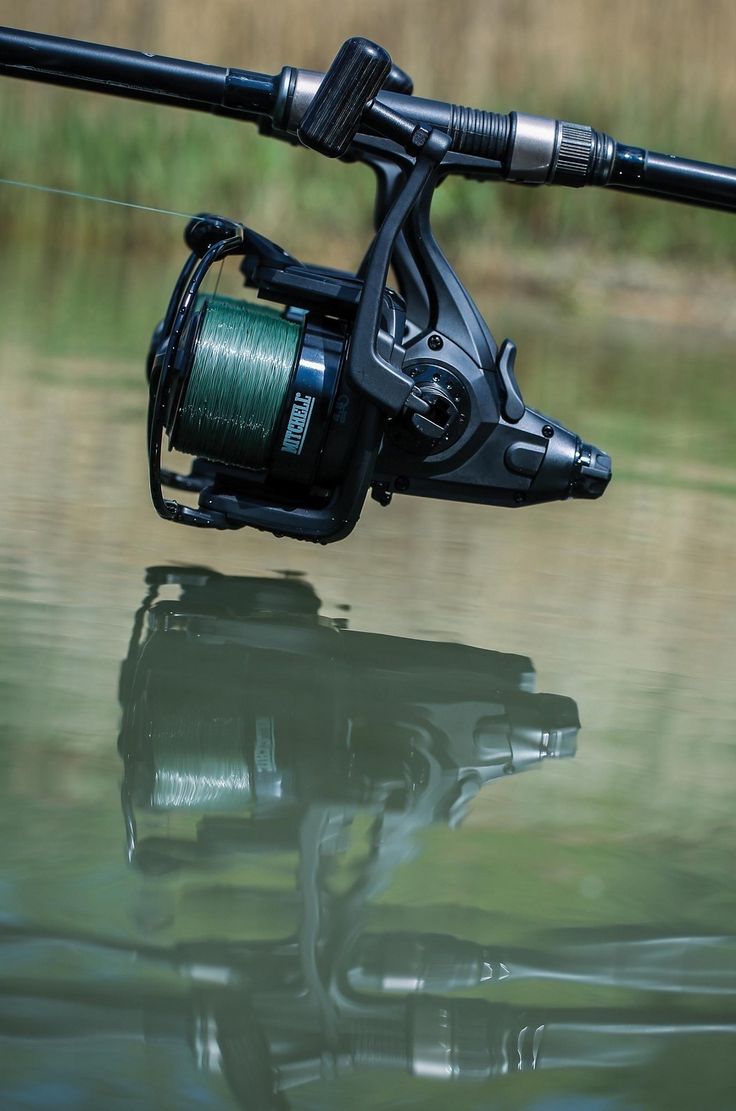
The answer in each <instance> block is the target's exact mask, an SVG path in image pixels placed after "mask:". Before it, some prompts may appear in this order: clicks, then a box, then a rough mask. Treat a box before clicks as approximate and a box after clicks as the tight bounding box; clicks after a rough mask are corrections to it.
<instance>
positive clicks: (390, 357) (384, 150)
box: [148, 55, 611, 543]
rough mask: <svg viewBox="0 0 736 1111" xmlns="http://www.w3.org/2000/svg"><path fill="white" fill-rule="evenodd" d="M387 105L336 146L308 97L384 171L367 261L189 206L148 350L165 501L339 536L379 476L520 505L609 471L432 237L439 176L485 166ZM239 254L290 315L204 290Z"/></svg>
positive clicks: (219, 524) (437, 493) (204, 518)
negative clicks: (537, 392)
mask: <svg viewBox="0 0 736 1111" xmlns="http://www.w3.org/2000/svg"><path fill="white" fill-rule="evenodd" d="M339 59H340V56H339V55H338V59H336V62H335V63H334V64H333V69H334V66H335V65H338V63H339ZM338 69H339V65H338ZM330 72H332V71H330ZM329 77H330V74H329V73H328V76H327V78H325V82H324V83H323V85H325V84H329V82H328V78H329ZM323 85H321V86H320V89H319V92H318V94H316V95H315V97H314V98H313V102H312V107H313V108H314V107H315V105H316V107H317V108H319V97H320V96H322V89H323ZM323 106H324V105H323ZM363 107H365V105H364V106H363ZM331 111H332V112H333V116H334V112H335V109H334V106H333V108H332V109H331ZM361 111H362V109H361ZM376 111H377V112H378V114H377V116H376V117H375V118H374V117H373V115H371V116H370V122H371V126H372V127H373V128H374V130H376V131H377V132H378V135H377V137H373V138H372V137H370V136H361V135H355V134H352V133H351V135H350V139H351V141H350V142H349V143H348V145H347V146H345V143H344V141H341V143H340V144H338V146H337V147H335V149H334V150H332V149H330V150H325V149H323V147H324V143H323V139H324V134H325V132H324V128H322V129H320V128H321V125H320V126H317V129H316V134H317V137H316V138H315V135H314V134H313V130H314V129H313V128H311V125H310V120H309V118H308V117H309V116H310V113H311V112H312V109H310V111H309V112H308V113H307V116H306V117H305V123H306V127H305V130H304V132H303V133H302V131H300V136H301V137H302V139H303V141H307V140H308V142H309V144H310V145H312V146H315V147H316V149H319V150H321V151H322V152H323V153H328V154H329V153H333V154H338V155H340V156H345V157H348V158H349V159H351V160H353V161H361V162H363V163H364V164H366V165H368V166H369V167H370V168H371V169H372V170H373V171H374V172H375V174H376V178H377V186H378V188H377V201H376V211H375V217H376V227H377V230H376V235H375V238H374V239H373V242H372V243H371V245H370V247H369V249H368V251H367V253H366V255H365V257H364V259H363V262H362V264H361V266H360V267H359V269H358V271H357V273H356V274H349V273H345V272H341V271H336V270H333V269H329V268H326V267H321V266H315V265H304V264H302V263H301V262H299V261H298V260H297V259H295V258H294V257H292V256H291V255H290V254H289V253H288V252H287V251H285V250H284V249H283V248H282V247H280V246H278V245H277V244H275V243H273V242H271V241H270V240H268V239H266V238H264V237H263V236H261V235H259V234H258V233H256V232H254V231H253V230H251V229H249V228H247V227H245V226H244V225H242V224H238V223H235V222H233V221H230V220H225V219H222V218H220V217H215V216H208V215H203V216H201V217H197V218H196V219H194V220H193V221H192V222H191V223H190V225H189V226H188V228H187V231H186V235H185V238H186V241H187V244H188V246H189V247H190V250H191V254H190V257H189V259H188V260H187V262H186V264H185V266H184V269H183V270H182V273H181V276H180V278H179V281H178V282H177V285H176V287H175V290H174V293H173V296H172V298H171V301H170V304H169V308H168V310H167V313H166V316H165V318H164V320H163V321H162V323H161V324H160V325H159V327H158V328H157V329H156V332H155V333H154V338H153V342H152V346H151V351H150V355H149V362H148V366H149V376H150V389H151V393H150V408H149V460H150V479H151V493H152V498H153V502H154V505H155V507H156V509H157V511H158V512H159V514H160V515H161V516H163V517H166V518H168V519H171V520H175V521H180V522H182V523H186V524H192V525H197V526H201V527H207V528H220V529H228V528H241V527H243V526H246V525H248V526H252V527H255V528H259V529H264V530H267V531H269V532H272V533H274V534H276V535H285V536H290V537H294V538H296V539H302V540H314V541H319V542H322V543H327V542H330V541H334V540H340V539H342V538H343V537H345V536H347V535H348V533H350V532H351V531H352V529H353V527H354V526H355V524H356V522H357V520H358V518H359V516H360V512H361V508H362V505H363V503H364V501H365V498H366V495H367V494H368V491H369V490H370V491H371V492H372V495H373V497H374V498H375V499H376V500H377V501H378V502H380V503H381V504H383V505H387V504H388V503H389V502H390V501H391V499H392V497H393V494H394V493H408V494H417V495H420V496H423V497H435V498H446V499H449V500H454V501H465V502H476V503H480V504H485V505H499V506H511V507H513V506H520V505H531V504H537V503H540V502H547V501H554V500H558V499H564V498H568V497H584V498H595V497H599V496H600V495H601V494H602V493H603V491H604V490H605V488H606V486H607V484H608V481H609V479H610V477H611V464H610V459H609V457H608V456H607V455H605V454H604V453H603V452H601V451H599V450H598V449H597V448H594V447H592V446H591V445H589V444H585V443H584V442H583V441H581V440H580V438H579V437H578V436H577V435H576V434H575V433H573V432H571V431H569V430H568V429H567V428H565V427H564V426H563V425H561V424H560V423H559V422H557V421H554V420H553V419H551V418H549V417H547V416H545V415H544V414H542V413H539V412H537V411H536V410H534V409H532V408H530V407H528V406H526V404H525V402H524V400H523V398H522V394H521V390H520V388H519V385H518V382H517V380H516V377H515V373H514V363H515V357H516V348H515V346H514V344H513V343H511V342H510V341H508V340H506V341H504V343H503V344H501V345H500V347H499V346H498V345H497V344H496V342H495V340H494V338H493V336H492V334H491V332H490V331H489V329H488V326H487V325H486V323H485V321H484V320H483V318H482V317H481V315H480V313H479V311H478V309H477V308H476V306H475V305H474V303H473V301H472V299H471V297H470V295H469V294H468V292H467V290H466V289H465V287H464V286H463V285H462V283H461V282H460V280H459V278H458V277H457V275H456V274H455V272H454V271H453V269H452V267H451V266H450V264H449V263H448V261H447V259H446V258H445V256H444V255H443V253H442V251H441V250H440V248H439V246H438V244H437V243H436V241H435V239H434V236H433V233H432V229H431V224H430V215H429V212H430V205H431V200H432V195H433V192H434V189H435V187H436V186H437V184H438V183H439V182H440V181H441V180H442V178H443V177H444V176H445V175H446V174H447V173H449V172H453V173H457V172H464V173H466V174H467V175H469V176H473V173H474V172H475V171H476V166H475V161H476V160H475V159H474V158H473V156H472V155H462V154H450V153H449V150H450V145H451V142H450V138H449V136H448V135H447V134H445V133H444V132H442V131H439V130H433V129H429V128H422V127H415V126H414V125H413V124H412V123H411V122H410V121H408V120H405V119H404V118H403V117H401V116H399V115H398V114H397V113H395V112H392V111H389V110H387V109H385V108H380V109H376V106H375V103H373V107H372V109H371V112H373V113H375V112H376ZM337 116H339V112H338V113H337ZM360 118H361V117H360V115H358V117H356V121H355V127H356V128H357V126H358V123H359V122H360ZM313 122H314V121H312V123H313ZM328 131H329V129H328ZM320 136H322V138H320ZM348 152H349V153H348ZM485 172H486V171H485V170H484V171H483V173H485ZM229 255H235V256H239V257H240V259H241V270H242V273H243V276H244V279H245V284H246V286H248V287H250V288H251V289H252V290H255V291H256V292H257V295H258V298H259V299H260V300H261V301H266V302H272V303H275V304H276V305H278V306H279V307H280V312H281V319H280V320H275V319H274V318H273V315H272V314H271V316H270V317H269V316H268V315H267V311H266V310H265V309H263V308H261V307H260V302H258V303H255V304H254V303H253V302H252V301H251V302H247V301H242V302H237V301H232V300H230V299H227V302H228V303H227V304H224V303H223V302H224V301H225V300H226V299H223V298H218V297H216V296H214V297H208V296H206V295H203V294H202V293H201V287H202V283H203V281H204V279H205V277H206V275H207V273H208V271H209V269H210V267H211V266H213V265H214V264H215V263H219V262H220V261H221V260H222V259H224V258H225V257H227V256H229ZM390 267H393V272H394V274H395V276H396V285H397V289H396V290H394V289H392V288H390V287H389V286H388V284H387V283H388V275H389V268H390ZM254 329H255V331H254ZM296 329H300V332H299V334H298V337H297V336H296ZM256 332H257V334H256ZM295 337H296V338H295ZM164 432H166V433H167V434H168V437H169V445H170V446H171V447H175V448H179V449H180V450H184V451H185V452H186V453H188V454H190V455H194V456H195V462H194V464H193V466H192V469H191V473H190V474H189V475H179V474H176V473H174V472H172V471H169V470H168V469H164V470H162V469H161V442H162V438H163V434H164ZM162 485H163V486H169V487H171V488H174V489H178V490H184V491H188V492H190V493H195V494H197V495H198V506H197V508H190V507H188V506H185V505H181V504H179V503H178V502H175V501H172V500H169V499H167V498H164V496H163V493H162Z"/></svg>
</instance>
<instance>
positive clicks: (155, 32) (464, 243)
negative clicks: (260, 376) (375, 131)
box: [0, 0, 736, 269]
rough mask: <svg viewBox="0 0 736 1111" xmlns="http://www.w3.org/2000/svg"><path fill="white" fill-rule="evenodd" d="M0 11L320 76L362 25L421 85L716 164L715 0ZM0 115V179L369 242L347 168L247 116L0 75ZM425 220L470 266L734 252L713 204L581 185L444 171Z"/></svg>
mask: <svg viewBox="0 0 736 1111" xmlns="http://www.w3.org/2000/svg"><path fill="white" fill-rule="evenodd" d="M0 16H2V22H3V23H4V24H7V25H11V26H19V27H25V28H28V29H32V30H39V31H46V32H49V33H52V34H60V35H68V36H72V37H78V38H82V39H90V40H97V41H100V42H107V43H113V44H116V45H120V46H124V47H129V48H134V49H141V50H147V51H151V52H156V53H160V54H171V55H177V56H182V57H185V58H192V59H196V60H202V61H207V62H211V63H216V64H221V65H233V66H238V67H242V68H251V69H258V70H263V71H267V72H272V73H275V72H277V71H278V70H279V69H280V68H281V66H282V65H284V64H293V65H297V66H305V67H309V68H314V69H324V68H325V66H326V65H327V64H328V63H329V61H330V60H331V58H332V56H333V55H334V53H335V51H336V49H337V47H338V46H339V44H340V42H341V41H342V40H343V39H344V38H346V37H348V36H349V35H352V34H364V35H367V36H369V37H371V38H375V39H376V40H378V41H380V42H382V43H384V44H385V45H386V46H387V47H388V49H389V50H390V51H391V53H392V56H393V57H394V59H395V60H396V61H397V62H398V63H399V64H400V65H402V66H403V67H404V68H406V69H407V70H408V71H409V72H410V73H411V74H412V75H413V77H414V80H415V86H416V89H417V91H418V92H419V93H421V94H424V95H429V96H435V97H440V98H444V99H448V100H454V101H456V102H459V103H465V104H472V105H478V106H485V107H489V108H494V109H497V110H503V111H506V110H509V109H511V108H518V109H520V110H523V111H527V112H532V113H540V114H545V115H551V116H559V117H564V118H568V119H573V120H580V121H582V122H590V123H592V124H593V125H594V126H596V127H599V128H602V129H605V130H607V131H609V132H611V133H612V134H613V135H614V136H616V137H617V138H620V139H622V140H623V141H625V142H630V143H633V144H641V145H645V146H650V147H651V148H653V149H657V150H664V151H671V152H673V153H678V154H684V155H686V156H690V157H694V158H702V159H706V160H709V161H714V162H726V163H729V162H734V161H736V141H735V140H736V123H735V118H736V117H735V116H734V111H733V107H734V103H735V102H736V67H734V65H733V48H734V29H735V28H736V17H735V10H734V7H733V4H732V3H731V2H730V0H708V2H707V3H705V4H703V3H702V2H700V0H665V2H659V3H655V2H654V0H617V2H615V3H612V2H611V0H552V2H545V0H454V2H453V3H452V4H448V3H446V2H441V0H393V2H389V0H373V2H372V3H370V4H366V3H358V0H322V2H321V3H320V4H319V5H317V4H309V3H306V4H305V2H304V0H280V2H279V3H278V4H268V5H263V4H256V3H254V2H252V0H251V2H250V3H248V2H243V0H107V2H106V3H104V4H100V3H99V2H96V0H65V3H64V4H58V3H49V2H46V0H0ZM0 125H1V126H2V134H3V142H2V158H1V159H0V166H1V170H0V172H1V173H2V176H3V177H8V178H20V179H23V180H28V181H36V182H42V183H44V184H49V185H54V186H59V187H63V188H67V189H73V190H82V191H85V192H89V193H98V194H102V195H106V196H111V197H117V198H122V199H125V200H131V201H138V202H141V203H145V204H151V205H156V206H160V207H163V208H170V209H177V210H181V211H184V212H197V211H201V210H203V209H208V210H215V211H222V212H225V213H227V214H230V215H233V216H236V217H238V218H240V219H243V220H245V221H246V222H248V223H250V224H253V225H255V226H256V227H258V228H259V229H260V230H262V231H264V232H265V233H266V234H269V235H272V236H273V237H274V238H277V239H279V240H281V241H282V242H283V243H284V244H285V245H286V246H288V247H289V248H290V249H291V250H293V251H294V253H297V254H300V253H301V254H303V255H306V256H308V257H311V258H320V259H323V260H324V261H336V262H340V261H345V262H353V261H354V260H355V259H356V258H357V257H359V252H360V249H361V246H362V245H363V243H364V242H365V240H366V238H367V236H368V234H369V228H370V213H371V185H372V182H371V179H370V175H369V173H368V172H367V171H366V170H365V169H363V168H362V167H344V166H341V165H335V164H333V163H330V162H328V161H327V160H325V159H323V158H320V157H318V156H317V155H314V154H311V153H307V152H305V151H301V150H294V149H291V148H289V147H288V146H286V145H284V144H280V143H276V142H266V141H265V140H263V139H261V138H260V137H259V136H258V134H257V132H256V130H255V128H253V127H251V126H249V125H244V126H242V127H240V128H239V127H238V125H237V124H236V123H233V122H231V121H227V120H220V119H216V118H214V117H211V116H208V115H204V114H203V115H197V114H195V113H184V112H181V111H178V110H177V109H167V108H161V107H158V106H152V105H144V104H136V103H134V102H125V101H116V100H114V99H113V98H104V97H97V96H87V95H85V94H83V93H79V92H72V91H67V90H56V89H52V88H49V87H46V86H34V85H33V84H31V83H26V82H16V81H4V82H2V84H1V85H0ZM0 196H2V203H3V207H4V212H5V215H6V223H5V232H6V235H10V236H11V237H16V238H18V239H19V240H27V239H28V237H29V236H31V237H33V238H35V239H37V240H39V241H53V242H64V241H69V240H71V239H72V238H73V239H74V241H78V240H79V238H80V237H82V238H83V239H89V240H90V241H92V242H95V243H102V244H106V243H108V242H111V241H113V240H114V239H115V238H116V237H122V238H123V239H124V240H125V242H126V246H127V245H130V246H141V247H143V246H145V245H149V246H156V247H157V248H159V247H161V246H162V245H163V244H166V243H169V242H171V243H173V242H174V241H176V242H177V244H178V238H177V236H175V235H172V234H171V226H170V224H169V223H168V222H166V221H164V220H151V221H150V222H149V223H148V224H146V228H147V231H146V233H145V237H142V238H143V241H142V242H139V239H140V238H141V237H140V231H139V229H140V221H135V222H132V221H131V220H130V219H129V218H128V214H127V213H125V211H124V210H113V209H109V208H102V207H101V206H94V205H89V204H82V203H81V202H70V201H68V200H64V199H60V198H54V197H49V198H48V201H47V202H46V203H45V204H44V205H41V204H40V203H39V195H38V194H29V193H28V192H26V191H21V190H13V189H10V188H9V187H4V188H3V191H2V193H1V194H0ZM435 220H436V224H437V227H438V229H439V231H440V234H441V236H442V238H443V241H444V243H445V244H446V246H447V248H448V250H449V253H450V254H451V255H452V254H453V253H455V254H457V253H459V252H462V254H463V257H464V258H466V259H467V260H468V265H469V266H470V267H471V268H475V269H477V266H478V265H480V266H481V267H482V266H483V265H484V258H483V252H487V251H491V252H496V255H497V257H496V262H497V267H500V268H501V269H502V268H503V265H505V260H507V259H508V258H509V257H518V256H519V255H523V253H524V252H527V253H528V252H534V251H535V250H536V251H538V250H540V249H541V250H543V251H544V252H545V255H546V257H547V259H548V263H547V265H548V269H550V268H551V269H554V268H555V265H556V263H555V259H559V265H563V263H564V261H565V259H566V258H567V256H568V254H569V253H570V252H572V255H573V259H574V257H575V256H576V255H580V254H581V253H582V252H585V254H586V255H587V256H588V257H591V256H592V257H600V256H606V257H608V258H610V257H611V256H612V255H615V254H619V255H623V254H625V255H630V254H631V253H632V252H634V253H640V254H642V255H648V256H654V257H657V258H665V259H667V260H668V261H673V260H676V259H683V260H687V263H688V264H689V265H693V264H694V263H695V262H697V263H699V264H700V266H701V269H703V268H704V266H705V265H706V264H709V265H716V266H717V265H719V264H720V265H721V267H723V265H724V264H726V262H727V260H729V259H732V258H733V257H734V248H735V247H736V224H735V223H734V221H733V220H731V219H730V218H729V216H728V215H722V214H716V213H711V212H702V211H697V210H695V209H687V208H683V207H681V206H674V205H667V204H663V203H658V202H653V201H649V200H644V199H638V198H627V197H626V196H621V195H616V194H608V193H605V192H603V191H596V190H590V191H584V192H578V191H573V190H566V189H558V190H551V189H550V190H528V189H523V188H512V187H510V186H507V185H482V186H481V185H478V184H472V183H467V182H453V183H451V184H449V185H446V186H445V187H443V188H442V189H441V190H439V192H438V195H437V200H436V207H435ZM136 237H138V239H136ZM131 239H133V240H135V242H133V243H131ZM578 248H580V249H581V250H577V249H578ZM550 249H552V250H553V251H554V252H555V254H553V255H550V254H549V252H550ZM499 252H500V254H499ZM499 259H500V261H499ZM568 269H570V268H569V267H568ZM573 269H574V262H573Z"/></svg>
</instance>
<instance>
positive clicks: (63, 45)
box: [0, 27, 278, 118]
mask: <svg viewBox="0 0 736 1111" xmlns="http://www.w3.org/2000/svg"><path fill="white" fill-rule="evenodd" d="M0 74H4V75H5V76H8V77H20V78H26V79H28V80H31V81H41V82H45V83H47V84H52V85H65V86H67V87H69V88H75V89H85V90H87V91H88V92H97V93H110V94H112V95H113V96H124V97H129V98H131V99H133V100H147V101H153V102H154V103H159V104H173V105H176V106H177V107H181V108H194V109H198V110H200V111H201V110H205V111H211V112H218V113H221V114H223V115H238V116H245V117H246V118H256V117H257V116H258V115H263V114H268V113H270V111H271V110H272V109H273V104H274V100H275V96H276V86H277V81H278V78H274V77H270V76H268V75H267V74H262V73H251V72H249V71H246V70H234V69H225V68H223V67H222V66H211V65H205V64H204V63H202V62H187V61H183V60H182V59H180V58H166V57H162V56H158V55H155V54H144V53H143V52H141V51H138V50H124V49H122V48H121V47H118V46H102V45H100V44H98V43H90V42H80V41H78V40H76V39H65V38H57V37H56V36H54V35H41V34H37V33H35V32H34V31H21V30H16V29H15V28H12V27H0Z"/></svg>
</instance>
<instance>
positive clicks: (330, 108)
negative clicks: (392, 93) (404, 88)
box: [297, 38, 391, 158]
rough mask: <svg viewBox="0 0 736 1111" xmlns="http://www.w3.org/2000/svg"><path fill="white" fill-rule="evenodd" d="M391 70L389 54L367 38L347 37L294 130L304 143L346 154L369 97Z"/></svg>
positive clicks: (332, 153)
mask: <svg viewBox="0 0 736 1111" xmlns="http://www.w3.org/2000/svg"><path fill="white" fill-rule="evenodd" d="M390 72H391V56H390V54H389V53H388V51H387V50H384V48H383V47H382V46H378V44H377V43H375V42H370V40H369V39H363V38H353V39H347V40H346V42H344V43H343V44H342V46H341V47H340V49H339V51H338V53H337V55H336V57H335V60H334V61H333V63H332V65H331V66H330V68H329V69H328V71H327V73H326V74H325V76H324V79H323V81H322V84H321V85H320V87H319V89H318V90H317V92H316V93H315V95H314V97H313V99H312V103H311V104H310V105H309V108H308V109H307V111H306V112H305V113H304V117H303V119H302V121H301V123H300V125H299V128H298V130H297V136H298V138H299V141H300V142H301V143H303V144H304V146H305V147H311V148H312V150H316V151H319V152H320V154H325V155H327V157H328V158H339V157H341V155H343V154H345V153H346V151H347V149H348V147H349V146H350V144H351V143H352V141H353V139H354V138H355V136H356V135H357V133H358V130H359V128H360V121H361V117H362V115H363V112H364V111H365V107H366V105H367V104H368V102H369V101H371V100H373V98H374V96H375V95H376V93H377V92H378V90H379V89H380V88H381V86H382V85H383V83H384V81H385V80H386V78H387V77H388V75H389V73H390Z"/></svg>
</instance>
